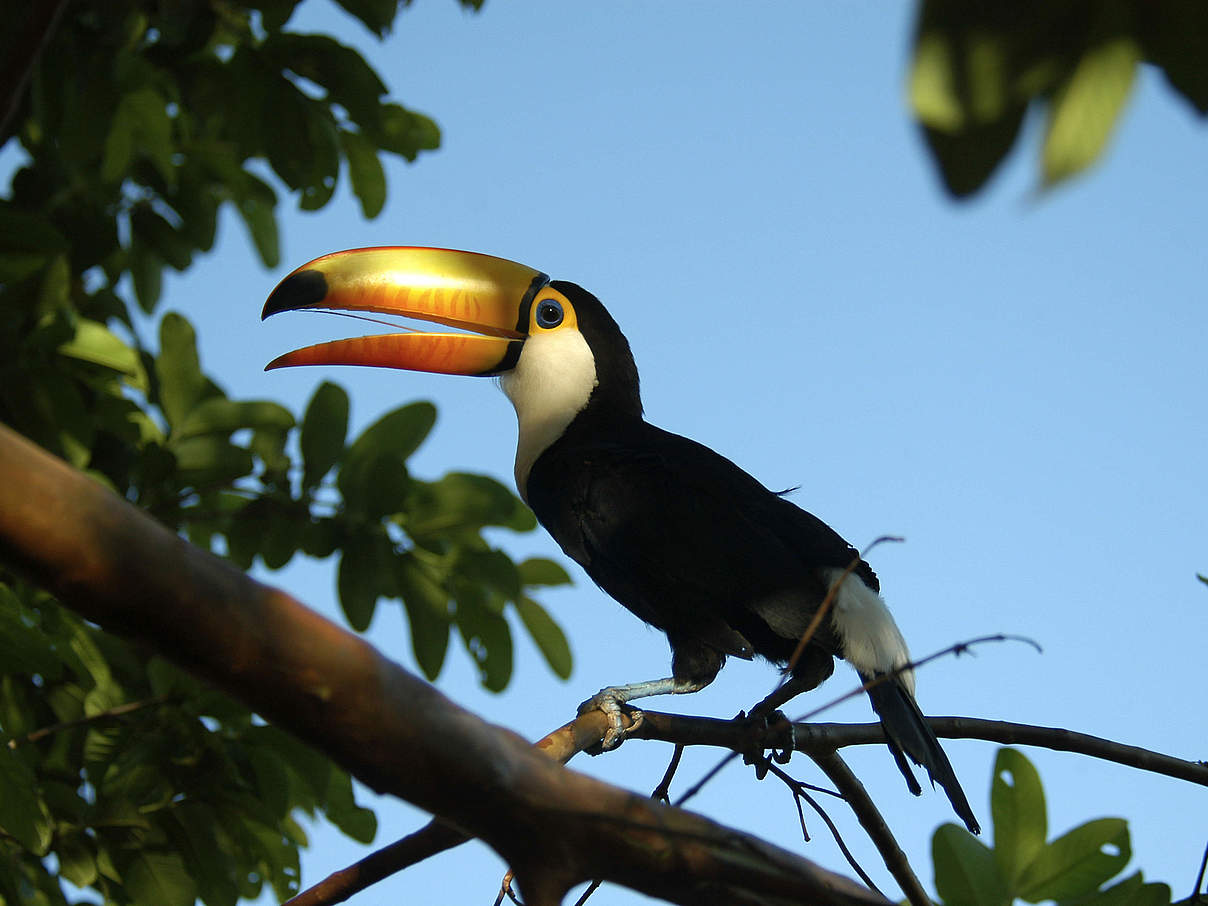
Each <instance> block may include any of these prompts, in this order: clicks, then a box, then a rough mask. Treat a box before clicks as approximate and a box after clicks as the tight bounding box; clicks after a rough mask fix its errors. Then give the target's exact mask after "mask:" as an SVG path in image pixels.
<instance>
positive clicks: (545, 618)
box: [516, 596, 573, 679]
mask: <svg viewBox="0 0 1208 906" xmlns="http://www.w3.org/2000/svg"><path fill="white" fill-rule="evenodd" d="M516 612H517V613H518V614H520V619H521V620H522V621H523V622H524V628H525V629H527V630H528V634H529V635H530V636H532V637H533V641H534V642H536V644H537V648H538V649H540V651H541V654H542V655H543V656H544V657H545V662H546V663H547V664H549V666H550V669H551V670H553V671H554V673H555V674H557V675H558V676H559V677H561V678H562V679H566V678H567V677H569V676H570V672H571V668H572V666H573V662H572V659H571V653H570V644H569V643H568V642H567V641H566V634H565V633H564V632H563V631H562V629H561V627H559V626H558V624H557V623H555V622H554V621H553V618H552V617H550V615H549V614H548V613H546V611H545V608H544V607H542V606H541V605H540V604H538V603H537V602H536V601H534V600H533V599H532V598H528V597H524V596H521V598H520V599H519V600H518V601H517V602H516Z"/></svg>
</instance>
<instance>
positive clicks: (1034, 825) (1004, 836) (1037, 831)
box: [990, 748, 1048, 887]
mask: <svg viewBox="0 0 1208 906" xmlns="http://www.w3.org/2000/svg"><path fill="white" fill-rule="evenodd" d="M990 810H991V812H992V814H993V816H994V855H995V858H996V859H997V860H998V867H999V868H1000V869H1001V870H1002V873H1003V876H1004V877H1005V878H1006V879H1007V883H1008V884H1009V885H1011V886H1012V887H1015V886H1016V885H1017V884H1018V883H1019V880H1020V878H1021V877H1022V875H1023V873H1024V871H1025V870H1026V869H1027V867H1028V865H1029V864H1030V863H1031V862H1032V860H1033V859H1035V858H1036V856H1037V855H1038V854H1039V853H1040V851H1041V850H1043V849H1044V842H1045V839H1046V838H1047V836H1048V824H1047V820H1046V811H1045V802H1044V787H1043V786H1042V785H1041V782H1040V775H1039V774H1038V773H1037V772H1036V768H1035V767H1033V765H1032V763H1031V762H1030V761H1028V759H1027V758H1025V757H1024V756H1023V755H1022V754H1021V753H1020V752H1018V751H1016V750H1015V749H1006V748H1004V749H999V751H998V756H997V758H996V759H995V761H994V782H993V784H992V785H991V789H990Z"/></svg>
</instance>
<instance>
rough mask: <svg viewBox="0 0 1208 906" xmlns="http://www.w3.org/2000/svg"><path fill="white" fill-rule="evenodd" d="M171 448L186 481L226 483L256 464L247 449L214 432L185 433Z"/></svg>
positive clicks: (251, 468) (182, 478)
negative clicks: (192, 434) (189, 434)
mask: <svg viewBox="0 0 1208 906" xmlns="http://www.w3.org/2000/svg"><path fill="white" fill-rule="evenodd" d="M171 450H172V453H173V455H174V456H175V457H176V466H177V468H178V469H179V470H180V472H181V476H180V478H181V480H183V481H184V482H185V483H186V484H211V483H215V482H217V483H222V484H226V483H229V482H232V481H234V480H235V479H236V478H242V477H243V476H244V475H250V474H251V473H252V470H253V469H254V468H255V466H256V463H255V460H254V459H253V458H252V454H251V451H250V450H245V449H244V448H243V447H237V446H235V445H234V444H232V443H231V442H230V441H228V440H227V439H226V438H224V437H220V436H216V435H213V434H209V435H202V436H200V437H187V438H185V439H183V440H181V441H180V442H178V443H173V444H172V445H171Z"/></svg>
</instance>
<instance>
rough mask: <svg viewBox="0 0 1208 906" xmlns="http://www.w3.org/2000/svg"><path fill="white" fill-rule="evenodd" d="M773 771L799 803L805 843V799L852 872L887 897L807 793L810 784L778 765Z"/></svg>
mask: <svg viewBox="0 0 1208 906" xmlns="http://www.w3.org/2000/svg"><path fill="white" fill-rule="evenodd" d="M771 771H772V773H773V774H775V775H776V776H777V777H779V778H780V779H781V780H783V781H784V783H785V784H786V785H787V786H788V788H789V789H790V790H792V791H793V801H794V802H796V803H797V816H798V817H799V818H800V819H801V832H802V833H803V834H804V835H805V842H806V843H808V842H809V834H808V833H806V830H805V815H804V813H803V812H802V811H801V800H803V799H804V800H805V801H806V802H808V803H809V805H810V808H812V809H813V810H814V811H815V812H817V813H818V817H819V818H821V819H822V820H823V822H824V823H825V824H826V826H827V828H828V829H829V830H830V832H831V836H832V837H833V838H834V840H835V843H836V844H837V845H838V847H839V851H840V852H841V853H843V858H844V859H846V860H847V864H848V865H850V866H851V867H852V871H854V872H855V873H856V874H858V875H859V876H860V880H861V881H863V882H864V883H865V884H867V885H868V887H869V889H870V890H875V891H876V892H877V893H879V894H881V896H885V894H884V892H883V891H882V890H881V889H880V888H879V887H877V885H876V884H875V883H873V880H872V878H870V877H869V876H868V873H867V872H866V871H864V868H863V866H862V865H860V863H859V862H857V861H856V857H855V855H854V854H853V853H852V851H851V850H850V849H848V848H847V843H846V841H845V840H844V839H843V835H842V834H840V833H839V828H838V826H837V825H836V824H835V822H834V821H832V820H831V817H830V815H828V814H827V813H826V810H825V809H824V808H822V806H821V805H819V804H818V802H817V800H815V799H814V797H813V796H811V795H810V794H809V793H808V792H806V788H807V787H809V788H813V787H811V785H810V784H806V783H802V782H801V781H800V780H798V779H797V778H795V777H790V776H789V775H788V773H787V772H785V770H784V769H783V768H779V767H777V766H776V765H772V766H771ZM825 792H827V793H830V792H831V791H830V790H826V791H825ZM834 795H837V796H840V797H841V796H842V794H840V793H835V794H834Z"/></svg>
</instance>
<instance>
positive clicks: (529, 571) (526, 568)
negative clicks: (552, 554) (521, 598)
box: [517, 557, 571, 586]
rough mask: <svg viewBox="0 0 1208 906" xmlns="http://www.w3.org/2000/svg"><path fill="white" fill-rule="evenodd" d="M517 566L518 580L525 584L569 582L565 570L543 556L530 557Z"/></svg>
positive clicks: (564, 583)
mask: <svg viewBox="0 0 1208 906" xmlns="http://www.w3.org/2000/svg"><path fill="white" fill-rule="evenodd" d="M517 568H518V569H519V570H520V581H521V582H522V583H523V584H524V585H526V586H538V585H570V584H571V578H570V575H569V574H568V573H567V572H566V570H565V569H563V568H562V566H561V565H560V564H558V563H555V562H554V561H553V560H547V559H546V558H544V557H531V558H529V559H528V560H525V561H524V562H523V563H521V564H520V565H519V566H518V567H517Z"/></svg>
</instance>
